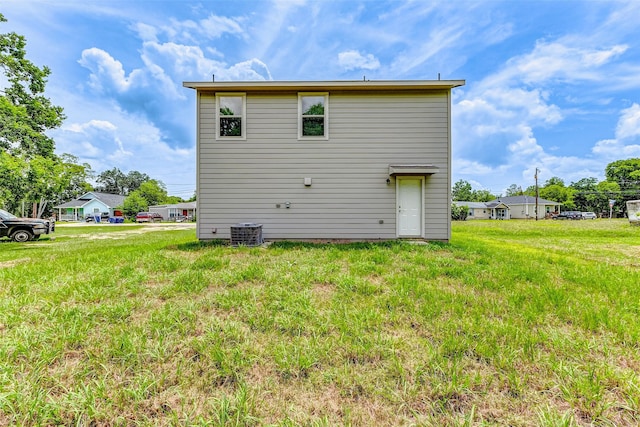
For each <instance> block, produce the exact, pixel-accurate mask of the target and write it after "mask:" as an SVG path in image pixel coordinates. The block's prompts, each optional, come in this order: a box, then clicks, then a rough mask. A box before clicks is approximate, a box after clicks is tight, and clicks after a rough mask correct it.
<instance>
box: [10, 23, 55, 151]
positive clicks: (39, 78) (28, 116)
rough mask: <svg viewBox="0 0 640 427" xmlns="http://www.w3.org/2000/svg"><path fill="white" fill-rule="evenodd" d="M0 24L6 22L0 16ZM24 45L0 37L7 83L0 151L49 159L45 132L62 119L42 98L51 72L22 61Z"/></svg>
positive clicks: (15, 37)
mask: <svg viewBox="0 0 640 427" xmlns="http://www.w3.org/2000/svg"><path fill="white" fill-rule="evenodd" d="M0 22H7V20H6V19H5V18H4V16H3V15H2V14H0ZM26 44H27V43H26V40H25V38H24V37H23V36H21V35H18V34H16V33H13V32H12V33H6V34H0V68H2V71H3V74H4V76H5V78H6V81H7V83H8V86H7V87H6V88H5V89H4V92H3V95H2V96H1V97H0V123H2V126H0V148H2V149H4V150H6V151H7V152H8V153H9V154H11V155H16V156H22V157H24V158H25V159H31V158H33V157H34V156H38V155H39V156H42V157H45V158H51V157H53V155H54V154H53V150H54V141H53V140H52V139H51V138H50V137H48V136H47V135H46V134H45V132H46V131H47V130H51V129H55V128H57V127H59V126H60V125H61V124H62V121H63V120H64V119H65V116H64V114H63V110H62V107H58V106H54V105H52V103H51V101H50V100H49V99H48V98H46V97H45V96H44V95H43V93H44V90H45V86H46V83H47V77H48V76H49V74H50V73H51V71H50V70H49V68H48V67H42V68H39V67H38V66H36V65H35V64H33V63H32V62H31V61H29V60H28V59H26V50H25V47H26Z"/></svg>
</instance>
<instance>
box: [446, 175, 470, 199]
mask: <svg viewBox="0 0 640 427" xmlns="http://www.w3.org/2000/svg"><path fill="white" fill-rule="evenodd" d="M451 198H452V199H453V200H454V201H463V202H470V201H472V199H473V187H471V184H469V183H468V182H467V181H465V180H462V179H461V180H460V181H457V182H456V183H455V184H453V188H452V189H451Z"/></svg>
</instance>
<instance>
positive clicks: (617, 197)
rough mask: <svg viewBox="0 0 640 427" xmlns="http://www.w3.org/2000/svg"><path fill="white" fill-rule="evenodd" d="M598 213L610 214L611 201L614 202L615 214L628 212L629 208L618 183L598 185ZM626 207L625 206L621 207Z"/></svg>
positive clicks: (609, 182) (605, 182) (602, 182)
mask: <svg viewBox="0 0 640 427" xmlns="http://www.w3.org/2000/svg"><path fill="white" fill-rule="evenodd" d="M597 189H598V196H599V197H598V212H609V201H610V200H614V201H615V203H614V205H613V211H614V212H621V213H622V212H626V209H627V206H626V203H625V202H624V201H623V200H624V197H623V195H622V192H621V191H620V185H619V184H618V183H617V182H611V181H606V180H605V181H601V182H599V183H598V186H597ZM621 205H624V206H621Z"/></svg>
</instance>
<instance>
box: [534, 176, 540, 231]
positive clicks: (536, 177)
mask: <svg viewBox="0 0 640 427" xmlns="http://www.w3.org/2000/svg"><path fill="white" fill-rule="evenodd" d="M538 172H540V169H538V168H536V174H535V175H534V178H535V179H536V221H537V220H538Z"/></svg>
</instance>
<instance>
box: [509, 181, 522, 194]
mask: <svg viewBox="0 0 640 427" xmlns="http://www.w3.org/2000/svg"><path fill="white" fill-rule="evenodd" d="M506 196H507V197H510V196H522V187H520V186H518V185H516V184H511V185H510V186H509V188H507V191H506Z"/></svg>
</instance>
